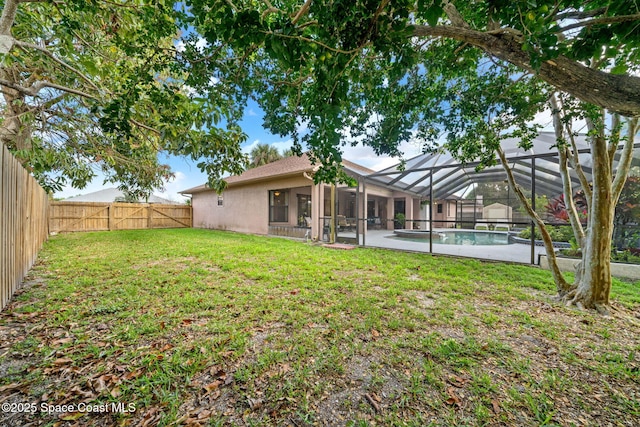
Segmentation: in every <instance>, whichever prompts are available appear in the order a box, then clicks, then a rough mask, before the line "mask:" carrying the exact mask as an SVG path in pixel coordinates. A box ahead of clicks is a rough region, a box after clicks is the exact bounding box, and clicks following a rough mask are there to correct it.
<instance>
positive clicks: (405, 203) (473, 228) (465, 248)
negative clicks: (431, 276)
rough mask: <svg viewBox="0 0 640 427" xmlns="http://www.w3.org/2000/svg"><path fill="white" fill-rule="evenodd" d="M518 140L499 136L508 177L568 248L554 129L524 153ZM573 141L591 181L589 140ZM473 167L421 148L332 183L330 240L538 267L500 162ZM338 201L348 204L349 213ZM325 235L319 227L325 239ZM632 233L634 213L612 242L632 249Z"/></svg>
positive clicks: (576, 189) (575, 188)
mask: <svg viewBox="0 0 640 427" xmlns="http://www.w3.org/2000/svg"><path fill="white" fill-rule="evenodd" d="M518 142H519V141H518V140H516V139H505V140H504V141H503V142H502V143H501V146H502V149H503V150H504V152H505V155H506V157H507V160H508V163H509V167H510V168H511V170H512V171H513V175H514V178H515V181H516V182H517V183H518V185H519V186H520V187H521V188H522V189H523V192H524V194H525V196H526V197H527V198H528V199H529V200H530V202H531V204H532V206H533V208H534V209H535V211H536V212H537V213H538V215H539V216H540V217H541V218H543V219H544V220H545V223H547V224H549V225H550V226H551V227H550V229H551V230H552V232H551V235H552V238H553V239H554V246H556V247H558V248H561V247H570V246H571V237H572V236H573V234H572V231H571V227H570V225H569V222H568V217H567V214H566V210H565V209H564V198H563V197H562V193H563V189H562V178H561V175H560V167H559V162H560V160H559V157H558V151H557V149H556V148H555V144H556V138H555V134H554V133H552V132H542V133H541V134H540V135H539V136H538V138H536V140H535V141H534V142H533V146H532V147H531V149H529V150H523V149H521V148H519V147H518ZM575 142H576V149H577V156H578V157H579V160H580V164H581V166H582V170H583V172H584V175H585V177H586V178H587V181H590V180H591V173H592V169H591V167H592V163H591V157H590V149H589V144H588V142H587V140H586V137H585V136H584V135H583V136H578V137H576V139H575ZM638 146H640V144H636V146H635V147H634V158H633V161H632V168H631V172H630V175H631V176H634V175H639V173H640V150H638ZM618 158H619V157H618V156H616V157H615V160H614V165H615V164H616V163H617V161H618ZM477 166H478V163H466V164H461V163H460V162H459V161H457V160H456V159H454V158H453V156H452V155H451V154H449V153H447V152H441V153H428V154H423V155H420V156H417V157H414V158H412V159H409V160H408V161H406V162H405V164H404V165H400V164H398V165H396V166H393V167H390V168H388V169H384V170H382V171H379V172H374V173H372V174H368V175H366V176H362V177H360V178H359V179H358V186H357V188H348V187H344V188H338V189H337V194H336V196H335V197H336V200H337V202H336V206H337V208H336V209H337V211H336V213H337V218H343V217H344V218H345V219H347V221H346V224H348V225H349V227H346V226H344V227H343V226H340V224H336V227H335V230H336V236H337V241H345V242H352V243H357V244H359V245H364V246H379V247H387V248H396V249H405V250H412V251H422V252H429V253H434V254H448V255H457V256H468V257H474V258H484V259H496V260H505V261H514V262H521V263H531V264H537V263H538V255H539V254H544V248H543V246H542V243H541V241H539V240H538V239H536V233H535V227H532V222H531V219H530V218H529V217H528V215H527V214H526V212H525V209H524V208H523V206H521V203H520V201H519V199H518V197H517V196H516V195H515V194H513V191H512V190H511V188H510V187H509V185H508V183H507V174H506V172H505V170H504V168H503V166H502V164H500V162H499V160H496V163H495V165H494V166H491V167H486V168H484V169H482V170H477ZM569 169H570V179H571V184H572V192H573V194H574V202H575V204H576V207H577V208H578V211H579V214H580V216H581V219H582V220H584V221H585V223H586V218H587V214H588V213H587V211H586V202H585V200H584V197H583V196H582V192H581V189H582V185H581V181H580V179H579V178H578V175H577V174H576V173H575V171H573V170H572V168H571V167H570V168H569ZM614 170H615V169H614ZM630 181H633V182H634V183H635V182H638V183H639V184H638V185H639V187H640V179H635V178H631V179H630ZM628 184H629V182H628ZM368 188H377V189H379V188H384V189H387V190H388V191H389V192H388V194H386V195H385V197H384V198H382V197H381V196H380V195H377V194H370V193H369V191H368ZM638 193H639V194H640V191H638ZM325 197H326V196H325ZM341 200H346V201H351V203H350V204H349V210H348V211H347V210H346V209H345V207H344V202H342V203H341ZM621 202H625V201H623V200H622V199H621ZM639 202H640V200H639ZM621 209H622V210H624V209H625V207H624V206H622V208H621ZM341 213H342V214H341ZM326 214H327V212H325V215H326ZM328 217H329V216H328V215H327V216H326V218H325V221H326V219H327V218H328ZM532 228H533V230H534V232H533V233H532V232H531V230H532ZM326 234H328V227H326V226H325V236H324V237H325V238H326ZM639 236H640V218H637V217H634V216H633V215H632V216H631V217H630V216H629V215H616V224H615V231H614V243H615V245H616V246H618V247H619V248H620V249H628V248H631V249H636V248H638V247H639V246H640V241H639V240H638V237H639Z"/></svg>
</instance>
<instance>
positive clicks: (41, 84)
mask: <svg viewBox="0 0 640 427" xmlns="http://www.w3.org/2000/svg"><path fill="white" fill-rule="evenodd" d="M0 84H2V82H0ZM45 87H50V88H51V89H57V90H61V91H63V92H67V93H71V94H74V95H78V96H81V97H83V98H89V99H96V97H95V96H93V95H90V94H88V93H86V92H82V91H81V90H77V89H73V88H70V87H66V86H62V85H58V84H55V83H51V82H47V81H40V82H38V83H36V84H34V85H33V86H32V89H30V90H28V91H27V92H24V93H26V94H27V95H30V96H33V97H36V96H38V93H39V92H40V91H41V90H42V89H44V88H45ZM23 89H24V88H23Z"/></svg>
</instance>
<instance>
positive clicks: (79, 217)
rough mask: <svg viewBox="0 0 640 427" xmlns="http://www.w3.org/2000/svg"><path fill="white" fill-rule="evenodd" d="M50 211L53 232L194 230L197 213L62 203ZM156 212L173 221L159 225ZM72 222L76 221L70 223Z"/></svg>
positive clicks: (141, 205) (175, 208) (139, 206)
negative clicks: (147, 229) (194, 217)
mask: <svg viewBox="0 0 640 427" xmlns="http://www.w3.org/2000/svg"><path fill="white" fill-rule="evenodd" d="M96 209H97V210H96ZM162 209H171V212H170V213H166V212H163V211H162ZM50 210H51V213H50V216H49V223H48V224H49V230H50V231H51V232H74V231H98V230H105V231H106V230H134V229H146V228H191V226H192V223H193V217H192V215H193V210H192V209H191V206H188V205H154V204H147V203H122V202H116V203H96V202H70V201H64V200H61V201H57V202H51V206H50ZM104 212H106V214H104ZM155 212H157V213H158V214H159V216H160V217H162V218H164V219H167V220H169V224H167V222H166V221H160V222H158V218H157V217H155V216H154V213H155ZM103 214H104V215H103ZM101 215H103V216H101ZM69 221H72V222H71V223H70V224H69V223H68V222H69Z"/></svg>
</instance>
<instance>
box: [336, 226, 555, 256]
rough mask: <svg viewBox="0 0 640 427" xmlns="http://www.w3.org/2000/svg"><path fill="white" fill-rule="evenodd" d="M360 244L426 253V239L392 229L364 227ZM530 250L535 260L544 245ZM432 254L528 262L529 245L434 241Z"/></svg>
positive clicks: (347, 234) (427, 243) (344, 234)
mask: <svg viewBox="0 0 640 427" xmlns="http://www.w3.org/2000/svg"><path fill="white" fill-rule="evenodd" d="M434 231H447V229H442V230H438V229H435V230H434ZM449 231H450V230H449ZM469 231H473V230H469ZM341 237H344V238H351V239H354V240H355V237H356V235H355V233H339V235H338V241H339V240H340V238H341ZM363 243H364V244H363ZM360 245H363V246H365V247H376V248H385V249H397V250H404V251H413V252H429V239H428V238H427V239H424V242H416V241H413V240H409V239H402V238H397V237H396V236H395V234H393V230H368V231H367V235H366V236H365V239H364V242H363V236H362V235H361V236H360ZM534 251H535V252H534V253H535V256H534V260H535V262H536V263H537V262H538V254H543V255H544V254H545V251H544V247H541V246H536V247H534ZM433 253H434V254H441V255H453V256H459V257H466V258H477V259H487V260H492V261H509V262H517V263H522V264H531V246H529V245H524V244H521V243H513V244H511V245H477V246H476V245H447V244H442V243H434V244H433Z"/></svg>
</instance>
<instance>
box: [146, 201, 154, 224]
mask: <svg viewBox="0 0 640 427" xmlns="http://www.w3.org/2000/svg"><path fill="white" fill-rule="evenodd" d="M146 209H147V228H148V229H152V228H153V207H152V206H151V204H149V203H147V208H146Z"/></svg>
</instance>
